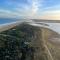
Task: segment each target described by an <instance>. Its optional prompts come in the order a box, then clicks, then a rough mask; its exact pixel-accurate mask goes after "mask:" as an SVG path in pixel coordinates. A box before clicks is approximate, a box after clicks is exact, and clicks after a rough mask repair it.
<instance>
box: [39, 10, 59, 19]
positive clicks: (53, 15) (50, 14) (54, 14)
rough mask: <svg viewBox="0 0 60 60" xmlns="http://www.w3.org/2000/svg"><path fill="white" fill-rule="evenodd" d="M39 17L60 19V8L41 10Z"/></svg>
mask: <svg viewBox="0 0 60 60" xmlns="http://www.w3.org/2000/svg"><path fill="white" fill-rule="evenodd" d="M39 18H42V19H51V20H60V10H47V11H44V12H43V15H42V16H40V17H39Z"/></svg>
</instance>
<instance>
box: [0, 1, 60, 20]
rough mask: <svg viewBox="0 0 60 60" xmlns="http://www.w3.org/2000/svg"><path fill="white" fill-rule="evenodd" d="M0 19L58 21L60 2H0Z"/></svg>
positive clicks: (59, 17) (59, 18)
mask: <svg viewBox="0 0 60 60" xmlns="http://www.w3.org/2000/svg"><path fill="white" fill-rule="evenodd" d="M0 18H29V19H49V20H60V0H0Z"/></svg>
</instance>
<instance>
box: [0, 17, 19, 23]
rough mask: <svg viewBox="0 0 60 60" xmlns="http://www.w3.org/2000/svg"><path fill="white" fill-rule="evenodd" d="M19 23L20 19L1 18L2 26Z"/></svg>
mask: <svg viewBox="0 0 60 60" xmlns="http://www.w3.org/2000/svg"><path fill="white" fill-rule="evenodd" d="M15 21H18V19H11V18H0V24H6V23H11V22H15Z"/></svg>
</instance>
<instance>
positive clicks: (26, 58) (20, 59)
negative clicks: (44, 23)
mask: <svg viewBox="0 0 60 60" xmlns="http://www.w3.org/2000/svg"><path fill="white" fill-rule="evenodd" d="M41 29H42V28H38V27H34V26H31V25H28V24H26V23H22V24H20V25H19V26H16V27H14V28H12V29H10V30H7V31H4V32H1V33H0V60H53V59H54V60H59V59H60V57H59V56H60V54H59V50H60V49H58V48H56V47H54V45H53V44H52V43H49V41H47V40H48V39H47V38H48V37H49V36H50V37H51V34H52V35H55V32H54V33H52V32H51V30H50V31H49V30H48V29H43V31H42V30H41ZM42 32H43V33H44V36H45V37H44V39H45V42H46V43H44V40H43V38H42ZM55 36H56V35H55ZM47 43H48V44H47ZM45 45H46V46H47V47H48V49H49V51H48V50H47V48H46V46H45ZM50 53H51V55H52V57H53V59H52V58H51V56H50ZM57 53H58V55H59V56H57V55H56V54H57Z"/></svg>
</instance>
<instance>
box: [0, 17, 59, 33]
mask: <svg viewBox="0 0 60 60" xmlns="http://www.w3.org/2000/svg"><path fill="white" fill-rule="evenodd" d="M16 21H21V20H20V19H16V18H0V25H3V24H7V23H8V24H9V23H12V22H16ZM38 23H39V22H38ZM46 24H48V25H49V26H48V27H49V28H50V29H52V30H54V31H56V32H57V33H59V34H60V23H46ZM33 25H35V23H33ZM35 26H36V25H35ZM37 26H39V24H37Z"/></svg>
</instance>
